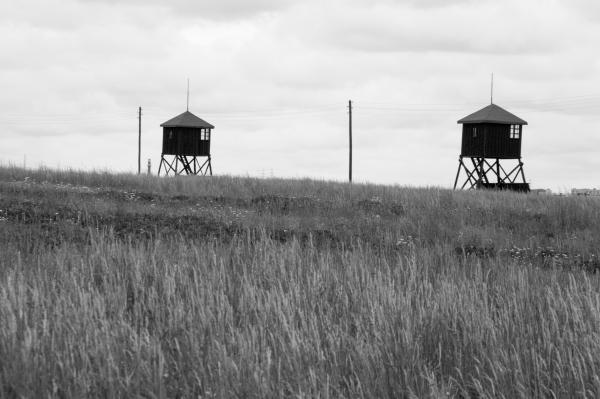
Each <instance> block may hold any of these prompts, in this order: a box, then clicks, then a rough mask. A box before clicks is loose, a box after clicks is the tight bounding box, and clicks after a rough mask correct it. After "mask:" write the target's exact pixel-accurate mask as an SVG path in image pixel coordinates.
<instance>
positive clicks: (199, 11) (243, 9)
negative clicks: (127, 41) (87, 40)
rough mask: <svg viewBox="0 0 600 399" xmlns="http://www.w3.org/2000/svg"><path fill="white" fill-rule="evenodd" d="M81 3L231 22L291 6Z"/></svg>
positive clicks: (127, 0) (274, 1)
mask: <svg viewBox="0 0 600 399" xmlns="http://www.w3.org/2000/svg"><path fill="white" fill-rule="evenodd" d="M78 1H80V2H82V3H84V4H85V3H96V2H98V3H106V4H111V5H114V6H116V7H121V6H123V5H134V6H138V7H144V8H146V7H159V8H162V9H166V10H169V12H171V13H173V14H177V15H179V16H182V17H186V18H188V17H193V18H202V19H217V20H232V19H239V18H244V17H248V16H253V15H256V14H260V13H265V12H276V11H280V10H283V9H285V8H287V7H288V6H290V5H291V4H293V2H292V1H291V0H253V1H239V0H219V1H190V0H78Z"/></svg>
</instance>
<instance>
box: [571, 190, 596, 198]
mask: <svg viewBox="0 0 600 399" xmlns="http://www.w3.org/2000/svg"><path fill="white" fill-rule="evenodd" d="M571 195H584V196H592V197H600V190H598V189H596V188H574V189H572V190H571Z"/></svg>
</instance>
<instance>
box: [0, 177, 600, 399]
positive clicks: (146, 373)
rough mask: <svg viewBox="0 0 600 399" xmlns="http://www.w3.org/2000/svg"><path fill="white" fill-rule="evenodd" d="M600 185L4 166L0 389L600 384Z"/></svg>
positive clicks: (414, 389) (9, 393)
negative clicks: (559, 193) (421, 184)
mask: <svg viewBox="0 0 600 399" xmlns="http://www.w3.org/2000/svg"><path fill="white" fill-rule="evenodd" d="M599 253H600V201H598V200H594V199H591V198H567V197H550V196H535V195H523V194H514V193H493V192H452V191H448V190H441V189H436V188H405V187H389V186H375V185H360V184H355V185H353V186H350V185H347V184H338V183H328V182H318V181H311V180H295V181H292V180H278V179H267V180H259V179H252V178H233V177H213V178H186V177H182V178H155V177H137V176H132V175H111V174H106V173H83V172H75V171H68V172H67V171H63V172H61V171H52V170H45V169H40V170H33V171H32V170H23V169H18V168H12V167H2V168H0V397H7V398H13V397H14V398H17V397H31V398H38V397H65V398H72V397H73V398H75V397H102V398H104V397H157V398H162V397H181V398H187V397H195V398H230V397H241V398H252V397H255V398H263V397H293V398H303V397H307V398H308V397H311V398H312V397H322V398H354V397H357V398H361V397H369V398H384V397H389V398H428V397H431V398H445V397H456V398H552V397H557V398H574V397H590V398H595V397H600V280H599V277H598V274H597V272H598V270H599V269H600V261H599V260H598V255H599Z"/></svg>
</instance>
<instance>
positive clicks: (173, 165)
mask: <svg viewBox="0 0 600 399" xmlns="http://www.w3.org/2000/svg"><path fill="white" fill-rule="evenodd" d="M160 126H161V127H162V128H163V145H162V154H161V160H160V166H159V167H158V175H159V176H160V173H161V171H162V170H163V168H164V172H165V176H168V175H169V173H171V172H173V174H174V175H181V174H186V175H202V176H206V175H208V174H210V176H212V165H211V158H210V135H211V132H212V130H213V129H214V128H215V127H214V126H213V125H211V124H210V123H208V122H206V121H204V120H202V119H200V118H198V117H197V116H196V115H194V114H192V113H191V112H189V111H185V112H184V113H182V114H181V115H178V116H176V117H175V118H173V119H170V120H168V121H166V122H165V123H163V124H162V125H160ZM202 160H203V161H204V162H202Z"/></svg>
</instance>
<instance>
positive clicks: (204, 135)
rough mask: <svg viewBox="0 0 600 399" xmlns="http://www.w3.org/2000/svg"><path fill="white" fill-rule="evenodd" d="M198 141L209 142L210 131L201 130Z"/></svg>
mask: <svg viewBox="0 0 600 399" xmlns="http://www.w3.org/2000/svg"><path fill="white" fill-rule="evenodd" d="M200 140H205V141H208V140H210V129H202V131H201V132H200Z"/></svg>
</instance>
